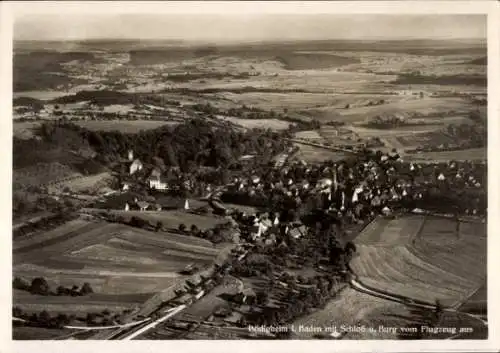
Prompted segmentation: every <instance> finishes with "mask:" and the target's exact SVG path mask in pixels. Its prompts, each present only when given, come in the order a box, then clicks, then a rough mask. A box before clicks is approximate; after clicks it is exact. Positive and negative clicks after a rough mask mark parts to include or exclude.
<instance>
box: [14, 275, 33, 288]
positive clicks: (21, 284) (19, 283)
mask: <svg viewBox="0 0 500 353" xmlns="http://www.w3.org/2000/svg"><path fill="white" fill-rule="evenodd" d="M12 287H13V288H14V289H19V290H29V289H30V284H29V283H28V282H27V281H25V280H24V279H22V278H20V277H15V278H14V280H13V281H12Z"/></svg>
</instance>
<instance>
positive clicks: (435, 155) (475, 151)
mask: <svg viewBox="0 0 500 353" xmlns="http://www.w3.org/2000/svg"><path fill="white" fill-rule="evenodd" d="M404 158H405V160H407V161H416V162H418V161H422V162H423V161H429V162H448V161H450V160H456V161H466V160H472V161H486V160H487V158H488V151H487V149H486V148H470V149H465V150H456V151H440V152H422V153H412V154H405V156H404Z"/></svg>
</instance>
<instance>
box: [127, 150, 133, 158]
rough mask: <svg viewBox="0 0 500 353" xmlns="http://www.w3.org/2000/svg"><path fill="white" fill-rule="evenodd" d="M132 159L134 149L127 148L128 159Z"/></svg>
mask: <svg viewBox="0 0 500 353" xmlns="http://www.w3.org/2000/svg"><path fill="white" fill-rule="evenodd" d="M133 159H134V151H132V150H129V151H128V160H129V161H132V160H133Z"/></svg>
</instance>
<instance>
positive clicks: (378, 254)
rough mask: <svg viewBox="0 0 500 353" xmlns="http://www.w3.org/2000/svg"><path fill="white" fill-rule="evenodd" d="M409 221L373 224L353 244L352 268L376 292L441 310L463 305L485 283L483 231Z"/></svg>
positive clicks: (438, 221)
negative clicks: (439, 306) (436, 305)
mask: <svg viewBox="0 0 500 353" xmlns="http://www.w3.org/2000/svg"><path fill="white" fill-rule="evenodd" d="M456 229H457V224H456V223H455V221H454V220H450V219H444V218H434V217H427V218H424V216H409V217H404V218H398V219H393V220H387V219H378V220H376V221H374V222H373V223H372V224H370V225H369V226H368V227H367V228H365V230H364V231H363V232H362V234H361V235H360V236H359V237H358V238H357V239H356V240H355V243H356V246H357V250H358V256H357V257H355V258H354V259H353V261H352V262H351V266H352V269H353V271H354V272H355V273H356V275H358V276H359V277H358V278H359V281H360V282H362V283H363V284H366V285H367V286H371V287H374V288H376V289H380V290H384V291H388V292H391V293H396V294H399V295H403V296H407V297H410V298H414V299H419V300H422V301H427V302H430V303H433V302H434V301H435V300H437V299H439V300H441V301H442V302H443V304H445V305H452V304H454V303H455V302H458V301H460V300H463V299H464V298H466V297H467V296H468V295H470V293H472V292H473V291H475V290H476V289H477V288H478V287H480V286H481V284H482V283H483V281H484V276H485V273H486V263H485V255H486V238H485V232H486V230H485V226H484V224H481V223H463V222H461V223H460V225H459V233H458V235H459V237H457V233H456Z"/></svg>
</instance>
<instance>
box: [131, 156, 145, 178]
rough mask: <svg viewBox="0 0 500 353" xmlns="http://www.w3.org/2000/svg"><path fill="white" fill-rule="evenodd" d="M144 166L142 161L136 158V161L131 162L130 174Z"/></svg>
mask: <svg viewBox="0 0 500 353" xmlns="http://www.w3.org/2000/svg"><path fill="white" fill-rule="evenodd" d="M142 168H143V165H142V162H141V161H140V160H139V159H135V160H134V161H133V162H132V163H131V164H130V167H129V173H130V175H132V174H134V173H135V172H137V171H140V170H142Z"/></svg>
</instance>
